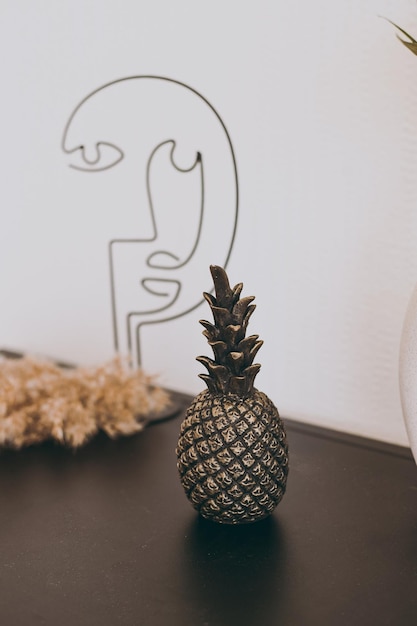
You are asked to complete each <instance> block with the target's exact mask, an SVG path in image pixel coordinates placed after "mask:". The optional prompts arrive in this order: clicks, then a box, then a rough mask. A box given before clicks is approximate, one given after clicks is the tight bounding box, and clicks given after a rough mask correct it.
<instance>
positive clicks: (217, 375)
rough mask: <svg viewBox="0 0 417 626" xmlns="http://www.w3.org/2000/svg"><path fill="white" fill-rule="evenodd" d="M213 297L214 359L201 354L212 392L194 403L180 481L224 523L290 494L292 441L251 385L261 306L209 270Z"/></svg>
mask: <svg viewBox="0 0 417 626" xmlns="http://www.w3.org/2000/svg"><path fill="white" fill-rule="evenodd" d="M210 271H211V275H212V277H213V282H214V287H215V292H216V296H215V297H214V296H213V295H211V294H209V293H204V297H205V299H206V300H207V302H208V304H209V305H210V308H211V310H212V313H213V318H214V324H212V323H210V322H207V321H205V320H202V321H201V322H200V323H201V324H202V325H203V326H204V328H205V330H204V331H203V334H204V336H205V337H206V338H207V340H208V343H209V345H210V346H211V347H212V349H213V353H214V360H213V359H211V358H209V357H205V356H200V357H197V360H198V361H199V362H200V363H202V364H203V365H204V366H205V367H206V368H207V371H208V374H200V375H199V376H200V378H202V379H203V380H204V381H205V383H206V384H207V387H208V389H206V390H204V391H202V392H201V393H199V394H198V396H196V398H195V399H194V400H193V402H192V404H191V406H190V407H189V409H188V410H187V413H186V417H185V419H184V421H183V423H182V424H181V432H180V437H179V440H178V446H177V450H176V452H177V457H178V464H177V465H178V470H179V474H180V480H181V484H182V486H183V488H184V490H185V493H186V495H187V497H188V499H189V500H190V502H191V503H192V505H193V506H194V508H195V509H197V511H198V512H199V513H200V514H201V515H202V516H203V517H204V518H206V519H210V520H212V521H215V522H220V523H222V524H246V523H249V522H255V521H258V520H261V519H263V518H265V517H267V516H268V515H270V514H271V513H272V511H273V510H274V508H275V507H276V506H277V504H278V503H279V502H280V500H281V499H282V497H283V495H284V493H285V487H286V483H287V475H288V445H287V438H286V433H285V428H284V424H283V422H282V420H281V418H280V417H279V414H278V410H277V408H276V407H275V405H274V404H273V403H272V402H271V400H270V399H269V398H268V397H267V396H266V395H265V394H264V393H262V392H261V391H258V390H257V389H255V387H254V386H253V384H254V380H255V376H256V374H257V373H258V371H259V369H260V367H261V366H260V365H259V364H254V363H253V359H254V358H255V355H256V353H257V352H258V350H259V348H260V347H261V346H262V343H263V342H262V341H260V340H259V339H258V335H250V336H249V337H246V328H247V325H248V321H249V318H250V316H251V315H252V313H253V311H254V310H255V308H256V306H255V305H254V304H252V301H253V300H254V297H253V296H248V297H246V298H242V299H240V293H241V291H242V287H243V284H242V283H239V284H238V285H236V286H235V287H233V289H232V288H231V287H230V285H229V280H228V277H227V274H226V272H225V270H224V269H223V268H221V267H219V266H216V265H212V266H211V267H210Z"/></svg>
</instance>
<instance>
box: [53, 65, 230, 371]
mask: <svg viewBox="0 0 417 626" xmlns="http://www.w3.org/2000/svg"><path fill="white" fill-rule="evenodd" d="M62 150H63V151H64V152H65V153H66V154H67V155H68V157H69V166H70V167H71V168H73V169H75V170H79V171H82V172H89V173H91V172H101V173H102V174H105V173H106V172H108V171H109V170H110V169H111V168H114V167H118V168H119V167H123V166H125V167H126V175H127V176H128V177H129V180H130V182H131V183H132V182H133V184H134V186H133V185H132V187H133V188H134V190H135V198H134V199H133V200H132V201H133V202H134V204H135V208H134V215H135V222H134V227H133V228H134V231H132V229H131V228H132V227H131V226H130V227H128V230H127V229H126V226H125V225H124V224H123V223H122V222H123V220H121V222H120V231H119V232H118V233H115V235H114V237H112V239H111V240H110V242H109V244H108V245H109V274H110V293H111V307H112V319H113V342H114V348H115V350H116V351H117V352H121V353H122V354H129V355H130V357H131V361H132V363H136V364H137V365H138V366H141V365H142V354H141V352H142V351H141V332H142V331H143V328H144V327H145V326H146V325H149V324H161V323H163V322H168V321H169V320H173V319H175V318H178V317H181V316H183V315H186V314H187V313H189V312H191V311H192V310H194V309H195V308H197V307H198V306H199V305H200V304H201V302H202V301H203V299H202V297H201V293H202V291H210V290H211V285H210V281H209V278H210V275H209V272H208V267H209V265H210V264H217V265H223V266H224V267H226V266H227V263H228V261H229V258H230V254H231V250H232V247H233V243H234V239H235V234H236V227H237V219H238V204H239V192H238V176H237V167H236V159H235V154H234V150H233V146H232V143H231V139H230V136H229V133H228V131H227V129H226V127H225V125H224V123H223V121H222V119H221V118H220V116H219V114H218V113H217V112H216V110H215V109H214V107H213V106H212V105H211V104H210V103H209V102H208V101H207V100H206V99H205V98H204V97H203V96H202V95H201V94H199V93H198V92H197V91H196V90H195V89H193V88H192V87H189V86H188V85H186V84H184V83H181V82H179V81H176V80H173V79H171V78H165V77H161V76H148V75H143V76H131V77H127V78H122V79H118V80H115V81H112V82H110V83H107V84H105V85H103V86H102V87H99V88H98V89H96V90H94V91H93V92H91V93H90V94H89V95H88V96H86V97H85V98H84V99H83V100H82V101H81V102H80V103H79V104H78V105H77V106H76V107H75V109H74V110H73V112H72V113H71V115H70V117H69V119H68V122H67V123H66V125H65V129H64V133H63V138H62ZM99 184H100V182H99V181H98V185H99ZM136 215H137V222H136ZM204 287H206V288H205V289H204Z"/></svg>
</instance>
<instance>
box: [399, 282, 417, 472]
mask: <svg viewBox="0 0 417 626" xmlns="http://www.w3.org/2000/svg"><path fill="white" fill-rule="evenodd" d="M399 373H400V395H401V405H402V410H403V416H404V421H405V427H406V429H407V434H408V439H409V441H410V446H411V450H412V452H413V455H414V460H415V461H416V463H417V287H415V288H414V291H413V294H412V296H411V299H410V302H409V305H408V308H407V313H406V316H405V320H404V326H403V332H402V336H401V346H400V372H399Z"/></svg>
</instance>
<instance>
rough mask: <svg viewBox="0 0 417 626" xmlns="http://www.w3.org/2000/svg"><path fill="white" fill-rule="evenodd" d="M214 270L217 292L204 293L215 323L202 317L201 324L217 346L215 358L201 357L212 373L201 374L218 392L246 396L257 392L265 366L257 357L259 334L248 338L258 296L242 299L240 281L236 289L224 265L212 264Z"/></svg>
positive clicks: (211, 269) (199, 358) (212, 272)
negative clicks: (256, 380) (257, 361)
mask: <svg viewBox="0 0 417 626" xmlns="http://www.w3.org/2000/svg"><path fill="white" fill-rule="evenodd" d="M210 271H211V275H212V278H213V283H214V288H215V294H216V295H215V296H213V295H212V294H210V293H204V294H203V295H204V298H205V299H206V300H207V302H208V304H209V306H210V308H211V310H212V313H213V320H214V323H211V322H208V321H206V320H200V324H202V326H204V329H205V330H204V331H203V335H204V336H205V337H206V339H207V340H208V343H209V345H210V346H211V348H212V349H213V354H214V359H211V358H210V357H207V356H200V357H197V361H199V362H200V363H202V364H203V365H204V366H205V367H206V368H207V372H208V373H207V374H200V375H199V376H200V378H201V379H202V380H204V382H205V383H206V384H207V387H208V388H209V390H210V391H211V392H212V393H214V394H228V393H232V394H236V395H239V396H242V397H246V396H248V395H249V394H250V393H251V392H252V391H253V383H254V380H255V376H256V375H257V373H258V372H259V370H260V368H261V366H260V365H259V364H258V363H255V364H254V363H253V360H254V358H255V356H256V354H257V352H258V350H259V348H260V347H261V346H262V344H263V341H261V340H259V338H258V335H250V336H248V337H246V329H247V326H248V322H249V319H250V317H251V315H252V313H253V312H254V310H255V308H256V305H254V304H252V302H253V300H254V297H253V296H248V297H245V298H240V294H241V292H242V288H243V284H242V283H238V284H237V285H235V287H233V289H232V288H231V287H230V284H229V279H228V277H227V274H226V272H225V270H224V269H223V268H222V267H219V266H218V265H211V266H210Z"/></svg>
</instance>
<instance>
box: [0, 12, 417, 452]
mask: <svg viewBox="0 0 417 626" xmlns="http://www.w3.org/2000/svg"><path fill="white" fill-rule="evenodd" d="M380 14H383V15H386V16H387V17H389V18H391V19H393V20H394V21H396V22H398V23H401V25H402V26H403V27H404V28H406V29H408V30H410V31H411V32H414V34H416V32H417V8H416V6H415V3H414V2H410V1H408V0H402V1H401V2H399V1H396V2H393V1H388V0H386V1H382V2H377V1H376V0H373V1H372V2H367V3H363V2H360V1H359V0H355V1H353V2H352V1H351V0H349V1H348V0H339V1H338V2H334V1H330V0H320V1H318V2H315V3H310V2H307V0H304V1H303V2H298V3H284V2H282V3H277V2H272V1H267V0H261V1H260V2H258V3H256V5H255V4H253V5H252V4H250V3H240V2H237V1H231V2H219V1H217V0H214V1H213V2H211V3H210V4H202V3H196V2H191V1H189V0H177V1H176V2H168V1H162V0H159V1H158V0H156V1H154V2H152V3H151V2H133V1H130V0H125V1H124V2H122V3H120V2H118V3H116V2H113V1H110V0H100V1H98V0H96V1H94V0H90V1H88V2H77V1H75V2H74V1H71V2H69V1H66V0H63V1H62V2H59V3H53V2H41V1H39V0H35V1H29V0H13V2H12V1H11V0H10V1H9V0H4V1H3V2H2V3H1V7H0V53H1V55H2V59H3V63H2V83H1V102H0V107H1V109H0V113H1V115H0V133H1V139H2V150H1V157H0V158H1V161H0V166H1V185H0V289H1V303H0V344H1V345H2V346H4V347H8V348H15V349H21V350H24V351H30V352H37V353H42V354H48V355H51V356H53V357H57V358H60V359H65V360H68V361H72V362H74V363H82V364H88V363H97V362H100V361H102V360H105V359H107V358H109V357H111V356H112V354H113V351H114V347H113V318H112V308H111V294H110V282H109V253H108V242H109V241H110V240H112V239H115V238H120V239H125V238H134V239H136V238H152V232H153V231H152V222H151V220H150V218H149V202H148V200H149V198H147V197H146V193H145V196H143V195H141V194H143V185H144V180H145V179H144V171H146V164H147V159H148V157H149V155H150V152H152V149H153V148H155V147H156V146H158V145H160V144H161V148H160V151H158V152H157V153H156V154H155V161H153V166H154V167H153V169H152V168H151V174H150V175H151V176H153V177H154V178H153V180H154V183H155V184H154V185H153V188H154V189H155V194H156V195H157V196H158V197H157V199H156V201H155V202H158V207H159V209H158V210H159V211H160V213H159V212H158V215H162V216H164V217H163V218H162V217H161V218H159V220H160V221H159V223H161V224H162V223H163V224H164V227H163V228H162V229H160V232H161V237H162V239H164V237H165V239H164V240H163V241H162V240H161V247H160V248H159V247H158V248H155V249H152V250H148V249H147V250H146V253H148V252H149V254H148V256H146V253H145V251H144V248H143V249H142V248H139V247H137V248H136V251H133V248H132V249H130V250H129V249H128V248H129V246H127V247H126V246H124V247H122V246H120V247H119V249H118V251H117V255H118V258H117V272H118V275H119V276H121V278H119V280H118V289H119V292H118V293H119V295H120V298H119V299H120V307H121V309H123V311H121V312H120V316H119V317H120V319H123V315H125V312H126V310H133V309H134V308H135V307H136V306H137V302H136V300H135V299H134V296H133V295H131V293H133V292H131V291H130V287H129V285H130V281H132V280H133V281H135V280H137V276H136V274H130V273H129V274H128V268H129V267H130V266H131V263H132V262H133V263H134V264H137V265H138V266H139V265H140V266H141V268H142V267H143V265H144V264H146V260H147V259H149V256H150V255H151V254H152V253H155V252H158V251H165V252H166V251H172V250H174V252H173V254H174V256H175V257H176V258H177V259H181V258H184V255H185V257H186V256H187V254H188V252H189V250H190V247H189V244H187V243H184V242H189V241H194V239H193V237H194V234H195V232H196V228H197V229H198V226H196V222H195V213H194V212H193V209H192V207H194V206H196V205H197V204H198V197H199V182H200V180H201V176H200V172H199V169H198V168H199V164H198V163H196V161H195V154H196V152H197V151H198V147H196V145H194V144H193V140H194V130H193V131H192V132H190V134H189V135H188V136H185V137H184V138H183V141H182V142H180V141H179V140H178V141H177V144H176V149H175V151H174V152H173V153H172V154H170V148H171V147H172V144H169V143H164V142H168V141H170V140H176V139H178V137H176V136H174V135H175V134H177V131H176V130H175V131H172V126H171V127H169V128H168V126H167V127H166V128H164V126H163V125H164V123H165V122H167V120H168V121H169V119H168V118H169V116H170V115H171V116H172V117H171V122H172V121H173V120H174V118H175V120H176V121H177V122H178V124H179V125H180V127H181V128H182V129H186V128H194V129H195V128H199V129H200V130H201V132H202V133H203V135H204V136H202V141H203V142H205V144H204V145H205V148H204V149H205V151H206V152H207V155H208V156H207V175H209V171H210V165H209V158H210V157H209V155H210V154H211V155H212V157H211V158H212V159H215V157H216V155H217V157H216V158H218V159H219V161H218V162H217V164H216V163H215V164H214V169H213V170H212V171H213V172H215V173H214V174H213V176H215V175H217V176H220V175H221V173H223V175H224V185H222V184H220V183H219V181H218V180H217V182H216V184H214V185H211V186H210V185H207V186H206V192H207V198H206V201H207V203H209V202H210V206H211V207H213V208H212V209H211V210H210V212H208V213H207V214H206V215H207V222H206V225H205V227H204V241H203V240H202V241H203V245H202V247H201V248H199V252H201V257H200V256H199V257H197V256H196V257H195V259H197V258H198V262H197V261H196V264H195V265H193V264H192V261H190V263H189V264H187V265H185V266H184V267H183V268H180V269H181V271H180V270H178V271H179V274H178V276H179V278H178V280H180V281H181V285H183V292H182V293H184V310H185V309H186V308H187V307H188V306H189V307H191V306H192V303H195V304H197V303H198V301H199V300H201V299H202V298H201V292H202V291H203V290H207V289H209V288H210V276H209V271H208V265H209V263H223V262H224V259H225V258H226V256H227V247H228V245H229V243H230V238H231V231H232V230H233V228H234V226H233V224H234V222H233V220H234V217H233V208H232V209H231V208H230V207H233V202H234V200H233V194H234V193H235V192H234V190H233V185H232V184H231V183H230V180H231V166H232V165H231V160H230V155H229V156H228V152H227V150H223V149H222V147H221V144H222V142H224V140H225V137H224V134H223V135H222V128H221V126H219V125H218V124H216V121H218V120H217V118H216V117H215V116H214V117H211V118H210V120H206V119H203V117H204V115H205V114H206V113H207V110H206V108H205V107H202V108H201V118H200V119H199V120H198V119H195V117H196V116H197V117H198V115H199V113H197V108H198V107H195V106H194V104H191V101H190V103H188V104H187V102H186V101H185V100H186V98H185V96H184V94H182V95H181V94H180V93H179V92H178V94H174V93H172V94H169V93H168V90H165V93H163V94H162V93H161V94H159V95H160V96H161V97H159V96H158V97H156V96H155V94H154V95H152V96H149V95H148V96H146V95H145V96H142V97H141V95H140V94H139V93H138V91H137V90H138V89H139V88H138V86H137V85H136V86H135V87H133V85H134V83H133V82H132V83H131V84H130V86H131V87H132V89H131V93H130V94H129V93H127V92H126V94H125V97H123V98H122V99H121V100H119V99H118V98H119V97H121V96H122V94H121V92H118V93H117V94H116V90H115V91H114V96H115V99H114V100H113V99H112V97H110V96H109V97H110V100H108V101H107V100H106V101H104V99H103V101H102V102H101V103H100V104H101V105H102V106H103V108H101V109H100V110H98V111H97V110H93V109H91V110H90V111H88V112H87V110H86V114H87V115H86V117H85V118H84V119H83V120H81V118H80V120H79V127H77V128H76V127H75V126H74V128H73V129H72V127H71V131H72V130H74V133H75V134H77V132H78V133H79V134H80V135H83V133H86V132H87V134H88V133H93V134H94V132H95V131H97V133H96V135H94V137H91V136H90V137H88V136H87V137H86V138H83V139H82V140H81V141H82V142H83V143H85V145H86V146H87V147H86V157H87V160H89V162H90V164H91V163H93V162H94V161H95V159H97V152H96V151H95V148H94V146H95V138H98V140H99V141H101V142H108V143H109V144H112V145H113V144H114V145H116V146H118V147H119V148H120V149H121V150H122V151H123V154H124V156H125V158H124V159H123V160H121V161H120V163H117V164H116V165H115V166H114V167H111V168H109V169H106V170H104V171H97V172H91V171H89V172H82V171H79V170H77V169H75V168H74V167H70V165H71V157H74V156H76V154H75V153H66V152H65V151H64V150H63V149H62V146H61V141H62V136H63V133H64V130H65V125H66V124H67V122H68V120H69V118H70V116H71V113H72V112H73V111H74V109H75V107H76V106H77V105H78V104H79V103H80V102H81V101H82V100H83V99H84V98H86V96H88V94H91V93H92V92H93V91H94V90H96V89H99V88H100V87H102V86H104V85H106V84H109V83H113V82H116V81H119V80H120V79H123V78H128V77H133V76H143V75H152V76H162V77H168V78H170V79H172V80H173V81H178V82H179V83H184V84H185V85H187V86H189V87H191V88H192V89H193V90H196V91H197V92H198V93H199V94H201V95H202V96H203V97H204V98H205V99H207V101H208V102H209V103H210V104H211V105H212V106H213V107H214V109H215V111H216V112H217V113H218V115H219V116H220V118H221V120H222V121H223V122H224V125H225V127H226V129H227V131H228V133H229V136H230V139H231V142H232V145H233V148H234V153H235V156H236V166H237V174H238V181H239V218H238V223H237V231H236V237H235V241H234V247H233V249H232V251H231V255H230V262H229V265H228V267H229V274H230V279H231V281H232V282H233V283H236V282H240V281H243V282H244V284H245V288H244V294H246V295H255V296H256V303H257V304H258V308H257V310H256V312H255V314H254V315H253V317H252V319H251V328H250V331H251V332H252V333H258V334H259V335H260V336H261V338H262V339H263V340H264V341H265V344H264V346H263V348H262V350H261V351H260V353H259V361H260V362H262V364H263V367H262V369H261V372H260V374H259V376H258V378H257V386H258V387H259V388H261V389H262V390H264V391H265V392H266V393H268V394H269V395H270V396H271V398H272V399H273V400H274V402H275V403H276V404H277V406H278V408H279V409H280V412H281V413H282V414H283V415H288V416H291V417H293V418H296V419H302V420H305V421H309V422H312V423H318V424H323V425H328V426H331V427H333V428H336V429H341V430H345V431H349V432H356V433H359V434H363V435H367V436H371V437H376V438H379V439H384V440H388V441H392V442H399V443H406V436H405V430H404V427H403V423H402V417H401V408H400V402H399V394H398V382H397V376H398V346H399V337H400V332H401V326H402V320H403V316H404V312H405V308H406V305H407V301H408V299H409V296H410V294H411V290H412V288H413V285H414V283H415V281H416V279H417V246H416V241H417V208H416V207H417V176H416V166H417V142H416V138H417V127H416V119H417V117H416V113H417V80H416V78H417V59H416V58H415V57H413V56H412V55H411V53H409V52H408V51H407V50H406V49H405V48H404V47H403V46H401V45H400V44H399V43H398V41H397V40H396V38H395V34H394V30H393V28H392V27H391V26H390V25H389V24H388V23H387V22H385V21H383V20H382V19H380V18H379V17H378V16H379V15H380ZM120 86H121V85H120V83H119V87H120ZM130 86H129V88H127V91H129V89H130ZM166 86H167V85H164V87H166ZM124 87H127V83H125V84H124V85H123V88H124ZM139 91H140V89H139ZM133 92H134V93H133ZM103 93H104V91H103ZM109 93H110V92H107V95H108V94H109ZM183 96H184V97H183ZM106 97H107V96H106ZM146 98H148V101H147V103H145V104H146V105H145V106H144V108H141V107H142V105H143V103H144V102H143V101H144V100H146ZM138 99H139V100H141V99H142V102H141V103H138ZM122 101H123V106H124V107H126V109H123V110H122V109H121V108H120V107H121V104H120V103H121V102H122ZM91 103H93V101H92V100H91ZM93 104H94V103H93ZM187 106H189V108H187ZM121 111H122V113H121ZM167 111H168V112H169V113H167ZM112 114H114V115H112ZM132 120H133V121H132ZM74 121H75V118H74ZM102 122H105V123H106V124H105V126H102ZM77 123H78V120H77ZM194 123H195V126H193V124H194ZM154 124H156V126H154ZM155 129H156V131H158V132H159V131H161V129H163V130H164V132H162V133H161V135H160V136H153V133H154V131H155ZM113 131H114V137H113V135H112V136H111V137H110V135H109V137H108V138H106V137H107V135H106V136H105V135H103V134H102V133H103V132H105V133H107V132H108V133H110V134H111V133H113ZM180 131H181V129H180ZM173 132H174V134H173ZM184 132H185V133H186V131H184ZM181 133H182V131H181V132H180V135H181ZM216 133H218V134H217V135H216ZM139 134H140V135H141V137H142V141H143V142H144V144H146V146H144V153H143V154H142V156H141V155H140V154H139V147H140V141H139ZM116 135H117V136H116ZM182 135H184V133H182ZM83 137H85V135H84V136H83ZM143 138H144V139H143ZM89 139H90V142H89ZM119 143H120V146H119ZM78 144H79V141H78V139H74V144H73V145H78ZM162 144H163V145H162ZM219 146H220V147H219ZM223 146H224V143H223ZM145 148H146V149H145ZM211 150H212V152H210V151H211ZM110 152H111V148H110ZM110 152H109V153H108V154H107V157H109V158H110ZM103 155H104V149H103ZM103 155H102V156H103ZM115 155H116V157H117V150H116V153H115ZM171 156H172V157H173V158H174V157H175V159H174V160H175V163H176V165H177V166H178V168H179V169H181V168H182V169H184V170H186V169H189V170H190V171H189V172H188V173H186V172H183V173H182V174H181V173H180V172H179V171H178V169H176V168H175V167H174V166H173V165H172V162H171V161H170V157H171ZM113 157H114V155H113ZM72 163H73V164H74V162H72ZM193 165H195V167H194V168H192V166H193ZM190 168H192V169H190ZM199 176H200V180H199ZM158 180H164V181H165V183H164V186H162V185H159V184H158V182H157V181H158ZM219 188H222V193H220V192H219ZM157 190H158V191H157ZM158 194H159V195H158ZM210 194H214V197H211V195H210ZM155 197H156V196H155ZM178 198H181V201H178ZM171 199H175V202H174V203H171ZM174 204H175V207H176V208H175V210H174V211H173V210H172V209H171V208H170V207H172V206H174ZM192 216H194V218H193V217H192ZM193 219H194V222H193ZM180 231H181V232H187V235H186V237H185V238H184V239H181V237H180V236H179V235H178V233H179V232H180ZM202 232H203V231H202ZM164 233H165V234H164ZM187 245H188V248H187ZM182 246H183V248H181V247H182ZM145 247H146V246H145ZM171 247H172V248H171ZM175 250H179V252H175ZM119 252H120V254H119ZM138 254H139V257H140V258H139V257H138V258H136V255H138ZM140 255H142V256H140ZM182 255H183V256H182ZM169 258H171V261H172V263H173V264H175V260H173V259H174V257H173V256H171V257H169ZM163 259H165V261H167V259H168V257H167V256H165V257H164V256H163V255H160V256H159V257H154V260H156V261H159V265H162V264H163V263H162V260H163ZM167 263H169V261H167ZM159 269H160V268H159ZM141 272H142V269H141ZM141 272H139V274H140V276H141V277H142V278H143V277H144V276H145V275H144V274H143V273H141ZM167 272H168V274H164V275H161V272H160V271H159V270H158V268H156V267H154V268H152V271H151V273H150V275H149V277H150V278H151V279H155V278H162V279H163V280H165V281H167V280H170V277H171V276H173V275H174V273H175V270H174V269H172V268H171V269H170V270H169V271H168V270H167ZM146 277H147V276H146ZM167 277H168V279H167ZM175 280H177V278H175ZM124 281H125V282H124ZM169 285H171V287H172V285H175V284H174V283H168V282H166V283H165V287H166V290H165V291H163V290H161V292H163V293H166V294H167V295H166V296H163V295H162V296H156V295H155V294H154V295H153V296H152V293H151V291H146V289H145V290H143V289H142V296H143V298H141V301H140V304H139V307H142V308H141V309H140V310H141V311H142V313H143V312H144V311H145V310H148V309H152V307H154V300H153V298H157V299H158V298H162V299H164V298H166V299H167V300H166V301H168V300H169V298H171V297H172V294H173V292H172V291H170V290H169ZM136 287H137V288H138V289H139V288H141V284H140V280H139V282H136V283H135V288H136ZM142 287H143V285H142ZM148 287H152V288H153V289H154V288H155V283H148ZM145 297H146V298H148V300H147V301H146V302H145V299H144V298H145ZM129 298H133V299H134V300H135V301H134V302H128V300H129ZM160 301H161V300H159V299H158V302H160ZM123 302H124V304H123ZM181 303H182V301H181V302H180V301H179V300H178V306H180V305H181ZM177 312H178V313H180V311H179V309H178V311H177ZM209 315H210V314H209V311H208V307H207V305H206V304H202V305H201V306H199V307H197V308H196V309H194V310H193V311H192V312H190V313H189V314H187V315H186V316H184V317H178V318H176V319H174V320H172V321H170V322H164V323H163V324H150V325H147V326H146V327H143V328H142V330H141V332H140V335H141V352H142V361H143V366H144V367H145V369H146V370H147V371H149V372H151V373H157V374H159V375H160V380H161V382H162V383H163V384H166V385H167V386H169V387H172V388H177V389H180V390H183V391H189V392H197V391H198V390H200V389H201V388H202V383H201V381H200V380H199V379H198V378H197V373H198V372H200V371H201V366H200V365H199V364H198V363H196V362H195V360H194V359H195V356H197V355H199V354H207V353H208V352H207V351H208V347H207V346H206V345H205V340H204V338H203V337H202V336H201V330H202V329H201V327H200V326H199V324H198V320H199V319H200V318H207V317H209ZM141 319H142V320H143V317H142V318H141ZM122 333H123V329H121V330H120V334H122ZM124 345H126V344H124ZM122 347H123V346H122Z"/></svg>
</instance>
